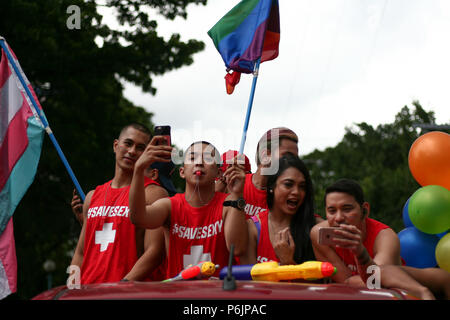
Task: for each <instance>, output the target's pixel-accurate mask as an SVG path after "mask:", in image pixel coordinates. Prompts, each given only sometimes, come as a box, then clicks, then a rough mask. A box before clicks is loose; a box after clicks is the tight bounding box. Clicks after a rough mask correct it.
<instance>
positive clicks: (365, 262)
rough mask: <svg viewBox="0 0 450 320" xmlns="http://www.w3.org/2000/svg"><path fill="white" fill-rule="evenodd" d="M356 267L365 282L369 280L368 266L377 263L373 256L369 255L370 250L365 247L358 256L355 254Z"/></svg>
mask: <svg viewBox="0 0 450 320" xmlns="http://www.w3.org/2000/svg"><path fill="white" fill-rule="evenodd" d="M355 260H356V267H357V269H358V273H359V276H360V277H361V278H362V280H363V281H364V282H367V279H368V277H369V275H368V274H367V268H368V267H369V266H370V265H373V264H375V263H374V262H373V260H372V258H371V257H370V256H369V252H367V250H366V249H364V250H363V251H362V252H361V253H360V254H359V255H358V256H355Z"/></svg>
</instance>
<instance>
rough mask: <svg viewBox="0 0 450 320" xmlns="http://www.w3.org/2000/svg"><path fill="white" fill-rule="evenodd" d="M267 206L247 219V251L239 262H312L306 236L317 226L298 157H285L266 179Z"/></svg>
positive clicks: (306, 173) (309, 186)
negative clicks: (276, 169) (273, 172)
mask: <svg viewBox="0 0 450 320" xmlns="http://www.w3.org/2000/svg"><path fill="white" fill-rule="evenodd" d="M267 204H268V208H269V210H266V211H262V212H260V213H259V214H257V215H255V216H253V217H252V219H248V220H247V224H248V230H249V241H248V248H247V251H246V254H245V255H243V256H241V257H240V263H241V264H254V263H257V262H266V261H278V262H279V263H280V264H282V265H283V264H284V265H286V264H300V263H303V262H305V261H308V260H315V256H314V251H313V249H312V244H311V239H310V236H309V234H310V231H311V228H312V227H313V226H314V225H315V224H316V218H315V215H314V191H313V184H312V180H311V177H310V174H309V171H308V169H307V168H306V165H305V164H304V163H303V161H302V160H301V159H300V158H299V157H298V156H295V155H292V154H288V155H286V156H284V157H282V158H281V159H280V160H279V169H278V172H277V173H276V174H275V175H272V176H269V178H268V184H267Z"/></svg>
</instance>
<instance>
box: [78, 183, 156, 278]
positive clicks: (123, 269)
mask: <svg viewBox="0 0 450 320" xmlns="http://www.w3.org/2000/svg"><path fill="white" fill-rule="evenodd" d="M111 181H112V180H111ZM111 181H108V182H106V183H105V184H103V185H100V186H98V187H97V188H96V189H95V191H94V194H93V195H92V198H91V203H90V206H89V209H88V212H87V219H86V234H85V239H84V251H83V252H84V254H83V263H82V266H81V283H82V284H87V283H105V282H117V281H120V280H122V279H123V277H124V276H126V275H127V273H128V272H129V271H130V270H131V269H132V268H133V266H134V264H135V263H136V261H137V250H136V236H135V226H134V225H133V224H132V223H131V221H130V218H129V208H128V195H129V191H130V186H126V187H123V188H118V189H116V188H111ZM150 184H158V183H157V182H155V181H153V180H151V179H148V178H145V186H148V185H150Z"/></svg>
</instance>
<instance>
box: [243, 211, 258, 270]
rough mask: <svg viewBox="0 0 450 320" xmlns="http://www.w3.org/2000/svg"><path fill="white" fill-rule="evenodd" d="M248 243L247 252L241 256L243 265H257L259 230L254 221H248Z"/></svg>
mask: <svg viewBox="0 0 450 320" xmlns="http://www.w3.org/2000/svg"><path fill="white" fill-rule="evenodd" d="M247 230H248V243H247V250H246V251H245V252H244V254H242V255H240V256H239V259H240V263H241V264H255V263H256V262H257V249H258V248H257V243H258V239H257V238H258V230H257V229H256V226H255V223H254V222H253V220H252V219H247Z"/></svg>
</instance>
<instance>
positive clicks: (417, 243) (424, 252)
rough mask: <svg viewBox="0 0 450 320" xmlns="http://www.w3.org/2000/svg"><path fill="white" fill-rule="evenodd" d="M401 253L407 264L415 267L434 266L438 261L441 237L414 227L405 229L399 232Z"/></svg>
mask: <svg viewBox="0 0 450 320" xmlns="http://www.w3.org/2000/svg"><path fill="white" fill-rule="evenodd" d="M398 237H399V239H400V255H401V257H402V258H403V260H405V262H406V265H407V266H410V267H415V268H432V267H435V266H436V264H437V262H436V255H435V250H436V245H437V243H438V242H439V238H438V237H437V236H435V235H430V234H426V233H423V232H420V231H419V230H417V229H416V228H414V227H409V228H406V229H403V230H402V231H400V232H399V233H398Z"/></svg>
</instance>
